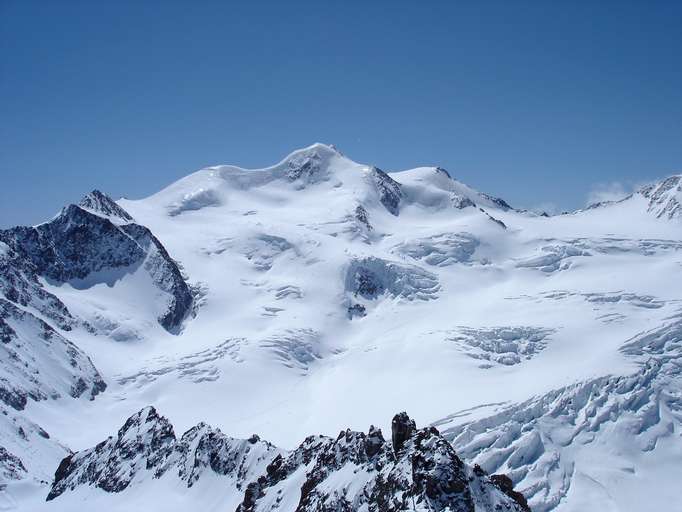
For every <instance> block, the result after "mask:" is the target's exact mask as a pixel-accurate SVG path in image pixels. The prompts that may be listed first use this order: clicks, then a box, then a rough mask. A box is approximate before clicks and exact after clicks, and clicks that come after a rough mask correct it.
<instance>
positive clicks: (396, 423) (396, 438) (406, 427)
mask: <svg viewBox="0 0 682 512" xmlns="http://www.w3.org/2000/svg"><path fill="white" fill-rule="evenodd" d="M416 429H417V425H416V424H415V422H414V420H413V419H411V418H410V417H409V416H408V415H407V413H406V412H401V413H399V414H396V415H395V416H393V421H392V422H391V441H392V442H393V450H394V451H395V453H396V455H397V454H398V453H399V452H400V450H401V449H402V447H403V446H404V445H405V441H407V440H408V439H409V438H410V437H412V434H413V433H414V431H415V430H416Z"/></svg>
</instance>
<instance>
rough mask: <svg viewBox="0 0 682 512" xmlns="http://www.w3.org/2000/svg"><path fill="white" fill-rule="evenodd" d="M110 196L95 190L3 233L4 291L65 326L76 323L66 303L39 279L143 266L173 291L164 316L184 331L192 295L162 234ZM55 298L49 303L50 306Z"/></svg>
mask: <svg viewBox="0 0 682 512" xmlns="http://www.w3.org/2000/svg"><path fill="white" fill-rule="evenodd" d="M131 221H132V217H130V215H129V214H128V213H127V212H126V211H125V210H123V209H122V208H121V207H120V206H118V205H117V204H116V203H115V202H114V201H112V200H111V199H110V198H109V197H107V196H105V195H104V194H102V193H101V192H99V191H93V192H92V193H91V194H89V195H88V196H86V197H85V198H84V199H83V200H82V201H81V203H80V206H78V205H73V204H72V205H70V206H67V207H66V208H64V209H63V210H62V211H61V213H60V214H59V215H57V216H56V217H55V218H54V219H52V220H51V221H49V222H46V223H43V224H40V225H38V226H34V227H26V226H18V227H15V228H11V229H7V230H2V231H0V242H2V243H3V244H5V245H6V246H7V247H8V249H7V250H6V251H5V252H7V255H6V256H4V257H0V291H2V292H4V295H5V297H7V298H8V300H11V301H13V302H17V303H21V304H22V305H26V304H29V303H35V304H36V306H37V307H39V308H40V311H41V313H43V314H45V315H46V316H49V317H52V318H54V319H56V320H57V321H58V323H59V325H60V327H62V328H64V326H69V325H70V323H72V320H73V319H72V318H71V315H70V314H69V312H68V310H67V309H66V307H65V306H64V305H63V304H62V303H61V301H59V299H57V298H56V297H54V296H53V295H51V294H49V293H48V292H46V291H45V290H44V289H43V288H42V287H41V286H40V285H39V284H38V282H37V277H38V276H41V277H44V278H47V279H49V280H51V281H53V282H56V283H66V282H71V281H74V280H76V281H77V280H83V279H86V278H88V277H89V276H92V275H93V274H96V273H97V272H100V271H103V270H116V269H121V270H124V269H125V270H134V269H136V268H137V267H139V266H143V267H144V269H145V270H146V271H147V272H148V273H149V274H150V275H151V277H152V280H153V282H154V284H155V285H156V286H157V287H158V288H160V289H161V290H163V291H164V292H166V293H167V294H168V300H167V306H166V309H165V311H164V313H163V314H161V315H160V317H159V318H158V321H159V323H160V324H161V325H162V326H163V327H164V328H166V329H167V330H168V331H170V332H176V331H177V330H179V328H180V326H181V323H182V321H183V320H184V319H185V318H186V317H187V316H188V315H189V314H190V313H191V311H192V302H193V298H192V293H191V291H190V288H189V286H188V285H187V283H186V282H185V280H184V279H183V277H182V274H181V272H180V270H179V268H178V266H177V264H176V263H175V262H174V261H173V259H172V258H171V257H170V256H169V255H168V253H167V252H166V249H165V248H164V247H163V245H162V244H161V242H159V241H158V240H157V239H156V237H155V236H154V235H153V234H152V233H151V231H149V229H147V228H146V227H144V226H141V225H139V224H135V223H133V222H131ZM46 301H47V302H49V304H45V303H46Z"/></svg>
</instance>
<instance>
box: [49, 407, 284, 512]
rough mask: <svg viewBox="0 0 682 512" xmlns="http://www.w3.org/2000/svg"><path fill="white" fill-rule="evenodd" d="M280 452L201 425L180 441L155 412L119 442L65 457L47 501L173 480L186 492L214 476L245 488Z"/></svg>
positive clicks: (139, 418)
mask: <svg viewBox="0 0 682 512" xmlns="http://www.w3.org/2000/svg"><path fill="white" fill-rule="evenodd" d="M280 453H281V450H279V449H277V448H275V447H274V446H272V445H271V444H270V443H267V442H264V441H261V440H260V439H259V438H258V437H257V436H254V437H251V438H250V439H233V438H230V437H227V436H226V435H224V434H223V433H222V432H220V430H217V429H213V428H211V427H209V426H208V425H205V424H203V423H200V424H199V425H197V426H195V427H193V428H191V429H190V430H188V431H187V432H185V434H183V436H182V437H181V438H180V439H177V438H176V437H175V432H174V431H173V427H172V425H171V424H170V422H169V421H168V420H167V419H166V418H164V417H163V416H160V415H159V414H158V413H157V412H156V409H154V408H153V407H145V408H144V409H142V410H141V411H139V412H138V413H136V414H134V415H133V416H131V417H130V418H128V420H127V421H126V423H125V424H124V425H123V427H121V429H120V430H119V431H118V434H117V435H116V436H115V437H110V438H108V439H107V440H106V441H103V442H101V443H99V444H98V445H97V446H95V447H94V448H90V449H88V450H84V451H82V452H78V453H75V454H72V455H69V456H67V457H66V458H64V460H62V462H61V464H60V465H59V467H58V468H57V471H56V473H55V478H54V483H53V484H52V488H51V490H50V493H49V495H48V497H47V499H48V501H49V500H52V499H54V498H56V497H57V496H59V495H61V494H62V493H64V492H65V491H67V490H73V489H75V488H76V487H78V486H79V485H90V486H94V487H98V488H100V489H102V490H104V491H107V492H121V491H123V490H124V489H126V488H127V487H128V486H130V485H131V483H132V482H133V481H134V482H136V484H137V485H139V484H140V483H141V482H144V481H145V478H149V479H155V478H160V477H162V476H163V475H165V474H166V473H173V474H175V475H176V476H177V477H178V478H179V479H180V480H181V481H182V482H184V484H185V485H186V486H187V487H191V486H192V485H194V484H195V483H196V482H197V480H199V479H200V478H201V476H202V474H203V473H204V472H206V471H209V470H210V471H212V472H213V473H215V474H217V475H222V476H229V477H230V478H232V479H235V480H236V482H237V488H241V487H242V485H243V486H244V487H245V486H246V484H247V483H248V482H249V481H250V480H251V479H253V478H256V477H257V476H258V474H259V473H260V471H263V470H264V469H265V467H266V466H267V464H269V463H270V462H271V461H272V460H273V459H274V458H275V457H276V456H277V455H278V454H280Z"/></svg>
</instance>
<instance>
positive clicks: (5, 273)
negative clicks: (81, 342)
mask: <svg viewBox="0 0 682 512" xmlns="http://www.w3.org/2000/svg"><path fill="white" fill-rule="evenodd" d="M0 236H1V233H0ZM0 244H2V245H4V246H5V251H3V252H0V296H4V297H5V298H6V299H7V300H8V301H10V302H13V303H14V304H17V305H19V306H23V307H24V308H30V309H33V310H35V311H36V312H38V313H40V314H41V315H42V316H43V317H44V318H46V319H48V320H49V321H51V322H53V323H54V325H55V326H57V327H59V328H60V329H62V330H64V331H70V330H71V329H72V327H73V326H74V324H75V323H76V319H75V318H74V317H73V316H72V315H71V313H70V312H69V310H68V309H67V307H66V305H64V303H63V302H62V301H61V300H59V298H57V297H56V296H55V295H53V294H51V293H50V292H48V291H47V290H45V289H44V288H43V287H42V285H41V284H40V282H39V281H38V270H37V268H36V266H35V265H34V264H33V262H32V261H31V260H30V259H27V258H25V257H22V256H20V255H19V254H18V253H17V252H16V251H14V250H13V249H11V248H10V247H9V246H8V245H7V244H5V243H4V242H0Z"/></svg>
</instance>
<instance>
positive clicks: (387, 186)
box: [370, 167, 403, 217]
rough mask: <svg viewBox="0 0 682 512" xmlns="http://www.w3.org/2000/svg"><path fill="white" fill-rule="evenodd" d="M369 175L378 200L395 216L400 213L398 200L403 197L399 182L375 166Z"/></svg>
mask: <svg viewBox="0 0 682 512" xmlns="http://www.w3.org/2000/svg"><path fill="white" fill-rule="evenodd" d="M370 176H371V178H372V181H373V182H374V186H375V187H376V190H377V193H378V194H379V201H381V204H383V205H384V207H385V208H386V209H387V210H388V211H389V212H390V213H391V214H392V215H395V216H396V217H397V216H398V214H399V213H400V200H401V198H402V197H403V192H402V190H401V188H400V183H398V182H397V181H395V180H394V179H393V178H391V177H390V176H389V175H388V174H386V173H385V172H384V171H382V170H381V169H379V168H377V167H373V168H372V169H371V171H370Z"/></svg>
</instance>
